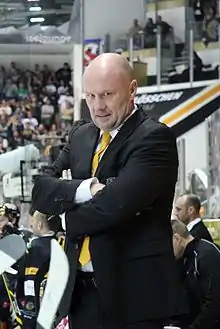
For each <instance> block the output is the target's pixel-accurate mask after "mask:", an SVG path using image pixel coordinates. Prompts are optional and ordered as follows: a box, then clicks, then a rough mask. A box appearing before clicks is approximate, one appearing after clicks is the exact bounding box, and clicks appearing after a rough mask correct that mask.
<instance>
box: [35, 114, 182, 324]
mask: <svg viewBox="0 0 220 329" xmlns="http://www.w3.org/2000/svg"><path fill="white" fill-rule="evenodd" d="M99 135H100V131H99V129H98V128H97V127H96V126H95V125H94V124H93V123H89V124H85V125H82V126H80V127H79V128H78V129H75V131H74V132H73V133H72V134H71V135H70V139H69V143H68V144H67V146H66V147H65V148H64V149H63V150H62V152H61V153H60V155H59V157H58V159H57V161H56V162H55V163H54V164H53V166H52V168H50V169H49V170H48V172H47V174H46V175H44V176H42V177H39V178H38V180H37V181H36V183H35V186H34V188H33V206H34V208H36V209H38V210H39V211H41V212H43V213H49V214H51V213H54V212H57V213H62V212H64V211H67V214H66V222H67V223H66V224H67V238H68V248H67V255H68V257H69V260H70V265H71V274H72V275H71V277H70V280H69V284H68V287H67V289H66V294H65V296H64V301H65V302H64V303H62V305H61V308H60V312H61V313H62V314H64V313H65V312H67V311H68V307H69V303H70V299H71V295H72V291H73V285H74V273H75V271H76V267H77V253H78V252H79V247H78V246H79V244H78V241H79V240H80V239H81V240H82V239H83V237H84V236H86V235H89V236H90V237H91V240H90V252H91V257H92V262H93V267H94V273H95V279H96V282H97V286H98V292H99V296H100V302H101V305H102V309H103V311H104V313H105V321H106V322H107V323H108V324H112V326H111V328H112V327H113V328H114V329H117V328H122V324H123V327H124V324H125V323H135V322H137V321H145V320H146V319H157V318H164V317H169V316H171V315H172V314H174V313H175V311H176V307H177V304H178V303H177V301H178V299H179V298H180V295H179V292H180V289H179V288H180V287H179V284H178V279H177V276H176V271H175V268H174V266H175V265H174V256H173V250H172V232H171V225H170V214H171V208H172V202H173V197H174V190H175V184H176V180H177V168H178V156H177V148H176V140H175V137H174V136H173V134H172V132H171V130H170V129H169V128H168V127H166V126H165V125H163V124H161V123H158V122H156V121H154V120H152V119H151V118H149V117H148V116H147V115H146V114H145V113H144V112H143V111H142V110H141V109H140V110H138V111H136V112H135V113H134V114H133V115H132V116H131V117H130V118H129V119H128V120H127V121H126V122H125V124H124V125H123V126H122V128H121V129H120V131H119V132H118V134H117V135H116V137H115V138H114V139H113V141H112V142H111V144H110V145H109V147H108V149H107V150H106V152H105V154H104V155H103V157H102V159H101V161H100V163H99V167H98V169H97V172H96V175H95V176H96V177H98V179H99V181H100V182H101V183H104V184H105V183H106V181H107V179H108V178H109V177H116V178H115V180H114V181H113V182H112V183H111V184H108V185H107V186H106V187H105V188H104V189H103V190H102V191H101V192H99V193H97V194H96V196H95V197H93V199H92V200H91V201H89V202H86V203H84V204H81V205H76V204H74V196H75V192H76V189H77V187H78V186H79V185H80V183H81V182H82V180H84V179H87V178H90V177H91V163H92V157H93V154H94V151H95V149H96V146H97V142H98V138H99ZM68 168H70V169H71V173H72V177H73V179H72V181H63V180H59V179H57V178H55V177H59V176H60V175H61V171H62V170H63V169H68ZM109 328H110V327H109Z"/></svg>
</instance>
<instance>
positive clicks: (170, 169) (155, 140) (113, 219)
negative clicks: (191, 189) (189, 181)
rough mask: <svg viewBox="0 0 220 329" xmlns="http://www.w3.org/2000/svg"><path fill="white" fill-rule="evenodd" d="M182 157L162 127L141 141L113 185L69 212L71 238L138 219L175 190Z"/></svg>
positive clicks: (95, 232)
mask: <svg viewBox="0 0 220 329" xmlns="http://www.w3.org/2000/svg"><path fill="white" fill-rule="evenodd" d="M177 169H178V158H177V149H176V141H175V138H174V136H173V134H172V133H171V131H170V129H169V128H167V127H166V126H159V128H156V129H154V130H153V132H152V133H149V134H148V135H146V136H145V137H141V138H140V141H137V145H136V147H135V150H134V151H133V152H132V154H131V156H130V157H129V159H128V161H127V163H126V165H125V167H124V168H123V169H122V170H121V171H120V172H119V175H118V176H117V177H116V179H115V180H114V182H113V183H111V184H109V185H107V186H106V187H105V188H104V189H103V190H102V191H100V192H99V193H97V194H96V195H95V197H93V199H92V200H90V201H88V202H86V203H84V204H82V205H79V206H76V207H75V208H74V209H73V210H72V211H69V212H68V213H67V216H66V219H67V233H68V236H69V238H73V239H74V238H75V237H80V236H84V235H94V234H97V233H99V232H101V231H106V230H108V229H109V228H111V227H114V226H115V225H118V223H120V222H122V221H124V220H127V219H128V218H131V217H133V216H135V215H136V214H137V213H139V212H140V211H142V210H144V209H145V208H148V207H150V206H151V205H152V204H153V202H154V201H155V200H156V199H157V198H158V197H159V196H160V195H161V194H162V193H167V189H173V191H174V187H175V183H176V179H177Z"/></svg>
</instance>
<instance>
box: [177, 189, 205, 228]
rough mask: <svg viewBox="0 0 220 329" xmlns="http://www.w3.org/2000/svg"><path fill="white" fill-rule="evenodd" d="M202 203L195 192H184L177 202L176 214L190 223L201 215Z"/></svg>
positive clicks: (183, 220)
mask: <svg viewBox="0 0 220 329" xmlns="http://www.w3.org/2000/svg"><path fill="white" fill-rule="evenodd" d="M200 208H201V203H200V200H199V198H198V197H197V196H196V195H194V194H183V195H181V196H180V197H179V198H178V199H177V200H176V202H175V209H174V211H173V212H174V214H176V215H177V216H178V218H179V220H180V221H181V222H183V223H184V224H185V225H188V224H189V223H190V222H191V221H193V220H194V219H196V218H198V217H200V213H199V212H200Z"/></svg>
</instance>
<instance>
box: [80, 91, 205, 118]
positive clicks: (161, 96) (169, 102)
mask: <svg viewBox="0 0 220 329" xmlns="http://www.w3.org/2000/svg"><path fill="white" fill-rule="evenodd" d="M206 87H207V86H202V87H193V88H187V89H178V90H169V91H168V90H167V91H158V92H152V93H144V92H142V93H138V94H137V95H136V98H135V103H136V104H137V105H139V106H141V107H142V108H143V109H144V110H145V111H148V112H149V115H150V116H151V117H153V118H155V119H159V118H160V117H161V116H162V115H164V114H166V113H168V112H169V111H171V110H173V109H174V108H175V107H177V106H179V105H180V104H182V103H184V102H185V101H187V100H189V99H190V98H191V97H193V96H195V95H196V94H198V93H199V92H200V91H202V90H203V89H205V88H206ZM171 88H172V87H171ZM82 119H85V120H90V115H89V111H88V107H87V105H86V102H85V100H84V99H83V100H82Z"/></svg>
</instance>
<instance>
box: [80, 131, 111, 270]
mask: <svg viewBox="0 0 220 329" xmlns="http://www.w3.org/2000/svg"><path fill="white" fill-rule="evenodd" d="M110 140H111V135H110V133H109V132H107V131H106V132H104V133H103V135H102V138H101V144H100V148H99V149H98V151H96V152H95V154H94V156H93V160H92V176H93V177H94V176H95V173H96V170H97V168H98V164H99V161H100V158H101V156H102V154H103V153H104V152H105V150H106V148H107V147H108V145H109V143H110ZM90 259H91V257H90V252H89V237H86V238H85V239H84V241H83V245H82V249H81V252H80V256H79V262H80V264H81V265H82V266H84V265H85V264H87V263H88V262H89V261H90Z"/></svg>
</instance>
